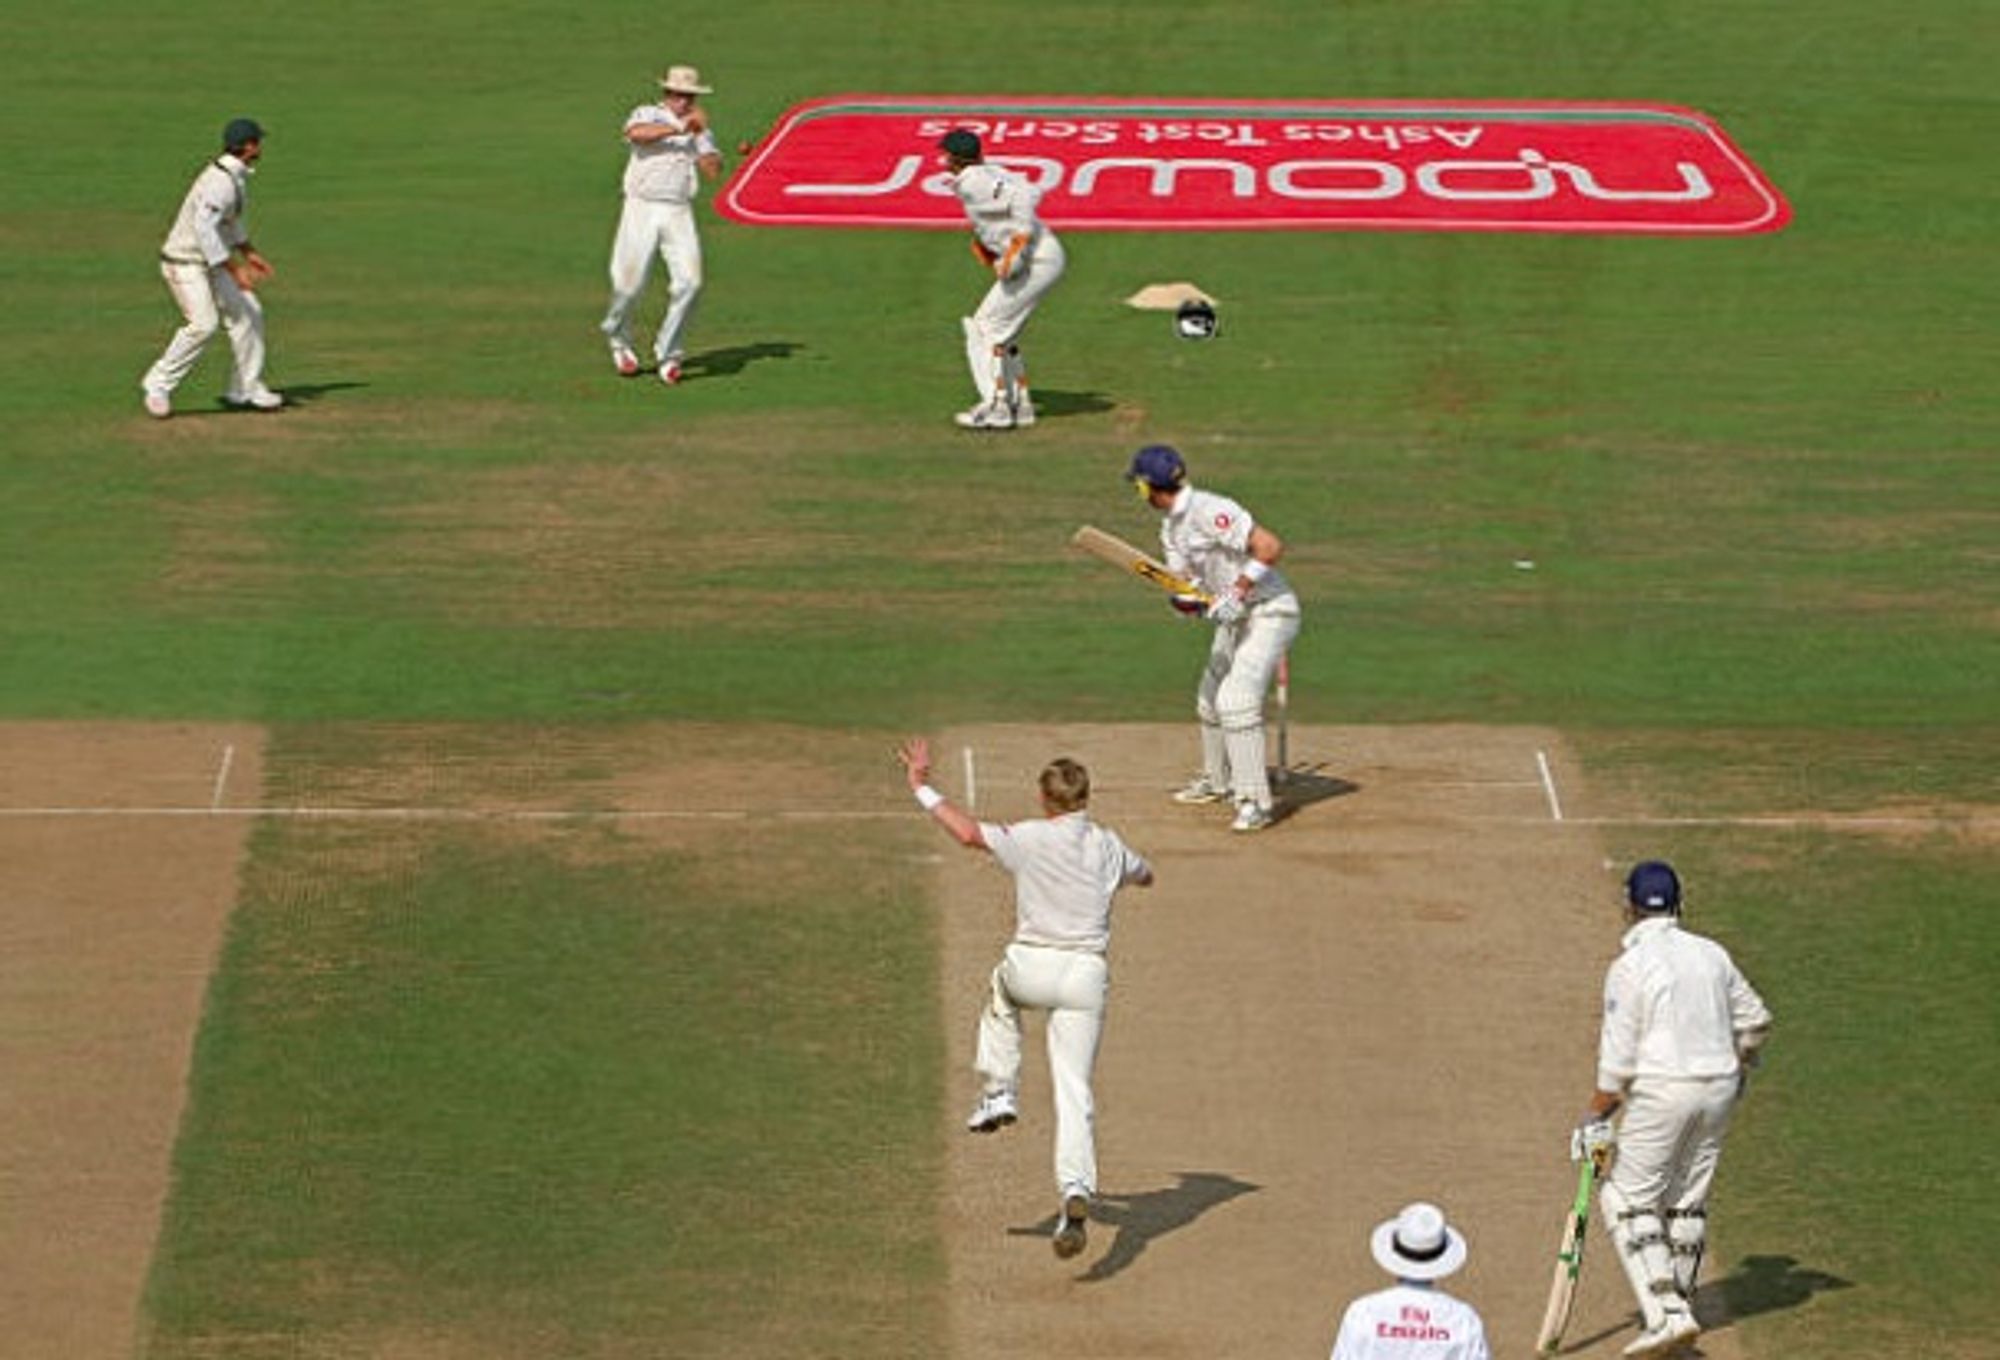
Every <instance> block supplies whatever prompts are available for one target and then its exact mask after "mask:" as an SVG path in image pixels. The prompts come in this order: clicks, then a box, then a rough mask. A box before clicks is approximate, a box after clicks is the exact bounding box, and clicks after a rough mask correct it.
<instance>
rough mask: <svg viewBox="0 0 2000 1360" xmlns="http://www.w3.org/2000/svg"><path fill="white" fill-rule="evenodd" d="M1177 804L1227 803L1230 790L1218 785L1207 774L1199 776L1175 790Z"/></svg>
mask: <svg viewBox="0 0 2000 1360" xmlns="http://www.w3.org/2000/svg"><path fill="white" fill-rule="evenodd" d="M1174 801H1175V802H1176V803H1226V802H1228V801H1229V790H1228V789H1225V788H1223V787H1221V786H1220V785H1218V784H1216V783H1215V782H1213V781H1212V780H1210V779H1209V777H1208V776H1207V775H1206V774H1198V775H1196V776H1195V777H1194V778H1193V779H1190V780H1189V781H1188V782H1187V783H1186V784H1184V785H1182V786H1181V787H1180V788H1178V789H1175V790H1174Z"/></svg>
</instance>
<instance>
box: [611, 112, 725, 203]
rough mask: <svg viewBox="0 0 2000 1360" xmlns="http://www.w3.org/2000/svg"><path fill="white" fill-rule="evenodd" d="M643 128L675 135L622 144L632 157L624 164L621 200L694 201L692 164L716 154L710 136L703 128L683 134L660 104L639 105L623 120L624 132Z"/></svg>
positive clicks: (697, 181) (698, 185) (684, 130)
mask: <svg viewBox="0 0 2000 1360" xmlns="http://www.w3.org/2000/svg"><path fill="white" fill-rule="evenodd" d="M646 126H656V127H667V128H672V129H673V130H674V134H675V135H674V136H671V137H662V138H661V139H660V140H658V141H656V142H634V141H630V140H628V141H627V142H626V145H627V146H628V147H629V148H631V152H632V154H631V156H630V158H629V159H627V160H626V162H625V197H627V198H643V199H647V200H649V201H650V202H654V203H692V202H694V199H695V195H696V193H698V192H699V191H700V188H701V177H700V176H699V175H697V174H696V173H695V163H696V162H697V161H699V160H700V159H701V158H702V157H703V156H713V155H716V154H717V152H716V149H715V137H714V134H712V133H711V132H709V130H708V129H707V128H703V129H702V130H701V131H700V132H689V131H687V128H686V124H684V123H683V122H681V120H680V119H679V118H677V117H675V116H674V111H673V110H672V109H669V108H668V107H667V106H666V105H664V104H641V105H640V106H639V107H638V108H636V109H634V110H632V113H631V116H630V117H628V118H626V120H625V130H626V131H627V132H628V133H629V132H630V131H631V130H632V129H633V128H635V127H646Z"/></svg>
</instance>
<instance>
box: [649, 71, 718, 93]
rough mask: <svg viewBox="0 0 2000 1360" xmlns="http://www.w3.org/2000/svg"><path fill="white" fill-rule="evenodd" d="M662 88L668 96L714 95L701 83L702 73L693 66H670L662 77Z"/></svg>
mask: <svg viewBox="0 0 2000 1360" xmlns="http://www.w3.org/2000/svg"><path fill="white" fill-rule="evenodd" d="M660 88H661V89H663V90H665V91H666V92H667V93H668V94H714V93H715V91H714V90H712V89H710V88H709V87H708V86H706V85H704V84H702V83H701V72H700V71H698V70H696V69H695V68H694V67H692V66H669V67H668V68H667V73H666V74H665V75H663V76H661V77H660Z"/></svg>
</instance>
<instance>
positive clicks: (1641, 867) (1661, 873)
mask: <svg viewBox="0 0 2000 1360" xmlns="http://www.w3.org/2000/svg"><path fill="white" fill-rule="evenodd" d="M1625 900H1626V901H1627V902H1630V903H1631V904H1632V906H1633V907H1634V908H1636V909H1637V910H1639V911H1679V910H1680V909H1681V880H1680V875H1678V874H1676V873H1675V872H1674V866H1673V865H1671V864H1668V863H1667V862H1666V861H1665V860H1658V859H1649V860H1647V861H1646V862H1645V863H1643V864H1635V865H1633V866H1632V872H1631V873H1629V874H1627V875H1625Z"/></svg>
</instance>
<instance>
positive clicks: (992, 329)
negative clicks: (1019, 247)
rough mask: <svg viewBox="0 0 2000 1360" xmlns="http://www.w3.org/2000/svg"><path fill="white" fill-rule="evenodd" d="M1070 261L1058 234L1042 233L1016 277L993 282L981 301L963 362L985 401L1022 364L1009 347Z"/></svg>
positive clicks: (971, 322)
mask: <svg viewBox="0 0 2000 1360" xmlns="http://www.w3.org/2000/svg"><path fill="white" fill-rule="evenodd" d="M1068 263H1069V259H1068V256H1066V255H1065V254H1064V253H1063V247H1062V242H1061V241H1059V240H1057V239H1056V235H1055V233H1054V232H1052V231H1044V232H1042V233H1041V235H1040V236H1039V237H1037V238H1036V240H1035V243H1034V245H1033V246H1032V247H1031V248H1030V249H1029V251H1028V255H1027V258H1026V259H1025V260H1024V261H1023V262H1022V264H1021V266H1020V267H1019V268H1018V269H1016V270H1015V271H1014V276H1013V277H1012V278H1007V279H996V280H994V283H993V286H992V287H991V288H989V289H987V290H986V296H985V297H984V298H982V299H981V300H980V303H979V310H977V311H975V312H974V313H973V314H972V315H971V316H969V317H967V318H966V321H965V362H966V365H967V367H969V368H970V369H971V370H972V385H973V387H974V388H976V389H977V390H978V392H979V399H980V400H981V401H982V402H991V401H992V400H993V399H994V397H995V396H996V395H997V394H998V393H999V392H1000V390H1001V386H1002V384H1003V383H1004V382H1006V381H1007V380H1008V378H1009V376H1010V374H1009V372H1008V371H1007V370H1012V369H1018V368H1020V367H1021V365H1020V363H1019V361H1018V359H1013V358H1011V357H1010V356H1009V355H1008V353H1007V351H1008V349H1009V348H1010V347H1012V346H1013V345H1014V342H1015V341H1016V340H1018V339H1020V336H1021V332H1022V330H1023V329H1025V328H1026V326H1027V324H1028V318H1029V317H1031V316H1033V315H1034V313H1035V307H1036V306H1037V305H1038V304H1039V303H1040V302H1041V300H1042V295H1043V294H1045V293H1047V292H1048V291H1049V289H1051V288H1053V287H1055V285H1056V280H1058V279H1060V278H1061V277H1062V276H1063V268H1064V267H1065V266H1066V265H1067V264H1068Z"/></svg>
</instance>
